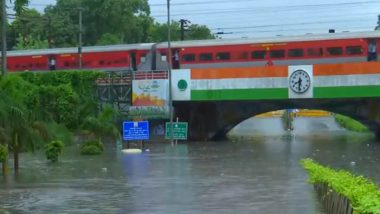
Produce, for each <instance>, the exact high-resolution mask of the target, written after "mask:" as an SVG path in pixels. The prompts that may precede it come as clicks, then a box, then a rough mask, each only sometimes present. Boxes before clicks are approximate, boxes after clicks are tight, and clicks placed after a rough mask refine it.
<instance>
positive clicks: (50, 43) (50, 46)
mask: <svg viewBox="0 0 380 214" xmlns="http://www.w3.org/2000/svg"><path fill="white" fill-rule="evenodd" d="M47 20H48V45H49V48H52V41H51V40H52V39H51V18H50V16H47Z"/></svg>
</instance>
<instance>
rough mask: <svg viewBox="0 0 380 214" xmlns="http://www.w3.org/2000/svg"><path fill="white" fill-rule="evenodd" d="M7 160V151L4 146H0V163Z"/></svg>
mask: <svg viewBox="0 0 380 214" xmlns="http://www.w3.org/2000/svg"><path fill="white" fill-rule="evenodd" d="M7 159H8V149H7V147H6V146H4V145H0V163H3V162H4V161H6V160H7Z"/></svg>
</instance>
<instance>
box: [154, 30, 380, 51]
mask: <svg viewBox="0 0 380 214" xmlns="http://www.w3.org/2000/svg"><path fill="white" fill-rule="evenodd" d="M368 38H380V31H368V32H341V33H326V34H306V35H297V36H276V37H262V38H260V37H257V38H242V39H213V40H194V41H180V42H172V44H171V46H172V47H173V48H181V47H198V46H213V45H216V46H218V45H239V44H266V43H280V42H303V41H318V40H336V39H368ZM157 47H158V48H165V47H167V42H166V43H160V44H159V45H158V46H157Z"/></svg>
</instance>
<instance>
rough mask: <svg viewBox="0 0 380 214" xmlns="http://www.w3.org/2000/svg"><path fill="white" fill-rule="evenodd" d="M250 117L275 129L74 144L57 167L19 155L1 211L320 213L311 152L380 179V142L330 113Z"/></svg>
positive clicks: (5, 181)
mask: <svg viewBox="0 0 380 214" xmlns="http://www.w3.org/2000/svg"><path fill="white" fill-rule="evenodd" d="M250 123H251V130H253V129H255V131H252V133H255V132H256V131H257V132H260V130H259V129H260V128H258V127H261V129H268V130H270V131H268V132H270V133H267V134H269V136H268V137H260V138H257V139H243V140H239V141H225V142H206V143H204V142H203V143H197V142H192V143H188V144H180V145H177V146H175V147H171V146H170V145H167V144H158V143H154V142H150V143H148V145H147V147H148V148H149V151H147V152H144V153H143V154H121V153H119V152H117V151H116V149H115V146H114V145H107V146H106V152H105V153H104V154H103V155H101V156H90V157H88V156H80V155H79V152H78V150H79V149H78V146H77V145H75V146H72V147H69V148H67V149H66V150H65V152H64V154H63V156H62V157H61V159H60V161H59V163H57V164H50V163H48V162H47V161H46V160H45V159H44V157H43V155H42V154H40V153H36V154H22V155H21V162H20V164H21V169H20V173H19V175H18V176H17V177H15V176H13V175H11V176H9V177H8V178H4V177H3V176H0V213H147V214H148V213H149V214H151V213H164V214H167V213H169V214H170V213H173V214H177V213H189V214H190V213H191V214H192V213H226V214H227V213H228V214H230V213H239V214H240V213H242V214H244V213H258V214H261V213H265V214H271V213H274V214H275V213H284V214H286V213H289V214H294V213H296V214H298V213H299V214H306V213H307V214H309V213H310V214H319V213H323V209H322V208H321V206H320V204H319V202H318V200H317V199H316V196H315V193H314V191H313V188H312V186H311V185H309V184H308V183H307V174H306V172H305V171H304V170H303V169H302V168H301V167H300V166H299V160H300V159H301V158H306V157H312V158H314V159H316V160H317V161H319V162H321V163H323V164H328V165H330V166H333V167H339V168H344V169H348V170H352V171H354V172H355V173H362V174H364V175H366V176H369V177H370V178H372V179H373V180H374V181H375V182H377V183H379V181H380V164H378V162H379V157H380V156H379V150H380V146H379V145H380V144H379V143H376V142H372V141H370V140H365V139H363V140H355V141H352V140H351V137H349V138H342V137H338V136H341V134H344V130H341V129H339V127H338V128H337V127H336V126H335V125H331V121H330V119H329V118H318V119H312V121H311V119H303V118H297V119H296V121H295V130H294V133H287V132H283V131H282V130H281V124H280V121H279V119H278V118H274V119H267V120H263V119H260V120H256V121H254V122H250ZM279 124H280V125H279ZM313 124H314V125H313ZM264 125H265V126H264ZM300 126H302V129H301V128H300ZM268 127H270V128H268ZM276 127H277V128H279V130H277V131H278V134H277V135H275V134H274V132H273V129H277V128H276ZM309 128H311V129H312V133H313V136H312V137H310V138H308V137H306V136H307V133H310V129H309ZM297 129H298V130H299V131H298V132H297V131H296V130H297ZM318 130H319V131H320V133H322V134H321V135H318V134H317V133H318V132H317V131H318ZM246 131H247V130H246ZM337 131H339V132H340V133H339V134H338V135H337V134H336V132H337ZM272 132H273V133H272ZM330 132H331V133H330ZM335 136H337V137H335Z"/></svg>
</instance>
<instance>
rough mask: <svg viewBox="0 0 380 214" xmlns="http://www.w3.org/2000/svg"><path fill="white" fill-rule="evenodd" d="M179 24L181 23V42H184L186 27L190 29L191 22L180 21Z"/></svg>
mask: <svg viewBox="0 0 380 214" xmlns="http://www.w3.org/2000/svg"><path fill="white" fill-rule="evenodd" d="M179 22H180V23H181V41H183V40H185V27H188V26H187V24H188V23H190V21H189V20H186V19H180V20H179Z"/></svg>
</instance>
